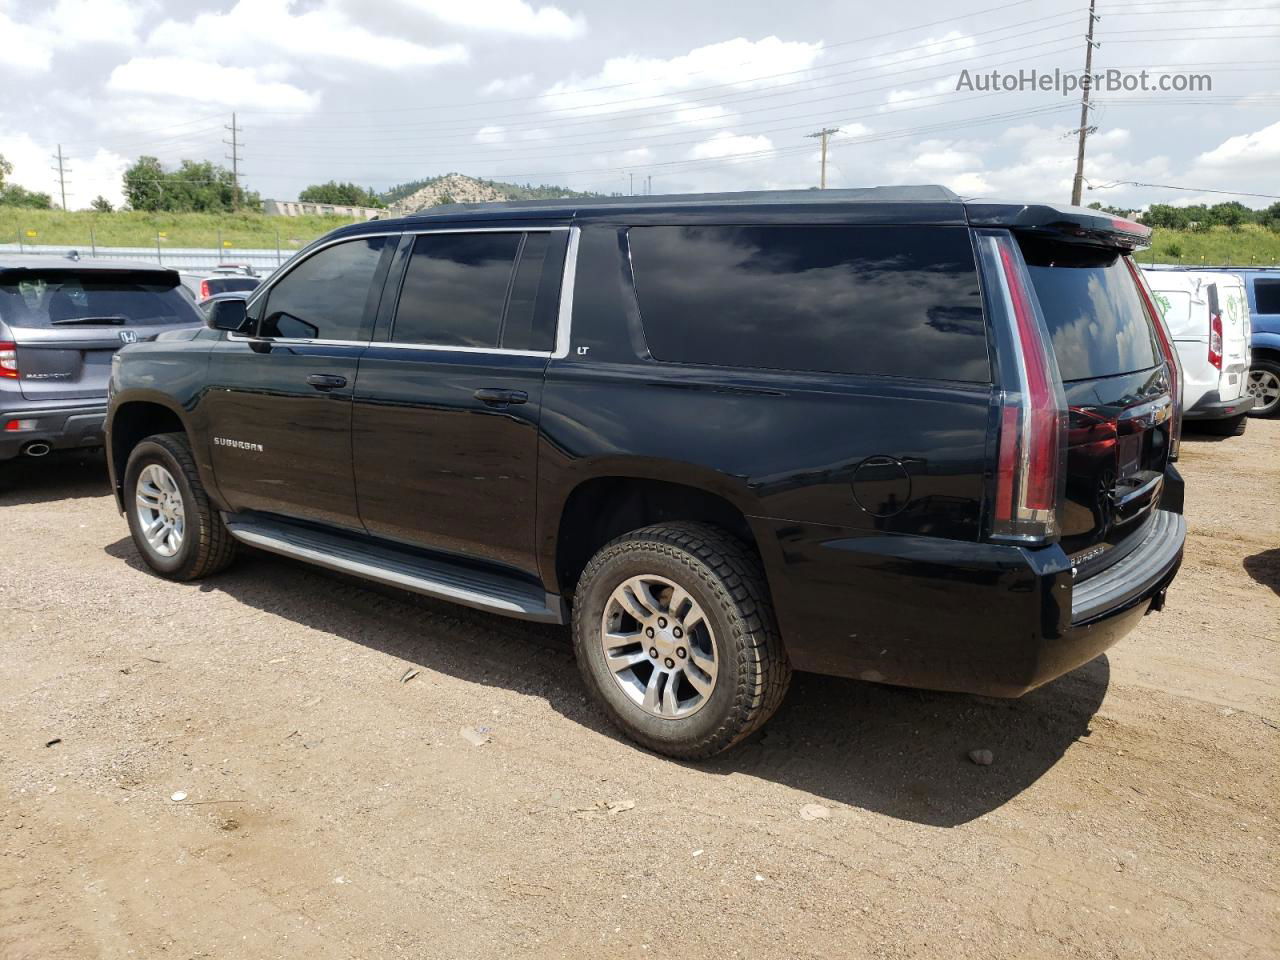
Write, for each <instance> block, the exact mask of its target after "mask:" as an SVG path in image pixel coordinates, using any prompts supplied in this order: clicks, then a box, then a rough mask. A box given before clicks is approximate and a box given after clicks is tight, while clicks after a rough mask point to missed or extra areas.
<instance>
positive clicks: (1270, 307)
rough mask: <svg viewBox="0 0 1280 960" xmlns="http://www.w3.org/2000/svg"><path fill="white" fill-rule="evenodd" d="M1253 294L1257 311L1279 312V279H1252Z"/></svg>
mask: <svg viewBox="0 0 1280 960" xmlns="http://www.w3.org/2000/svg"><path fill="white" fill-rule="evenodd" d="M1253 296H1254V299H1255V300H1256V301H1257V303H1258V312H1259V313H1280V280H1255V281H1253Z"/></svg>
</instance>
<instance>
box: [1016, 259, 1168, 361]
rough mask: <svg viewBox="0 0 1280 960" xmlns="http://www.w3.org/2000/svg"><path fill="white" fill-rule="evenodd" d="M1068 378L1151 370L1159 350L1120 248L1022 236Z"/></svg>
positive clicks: (1037, 292)
mask: <svg viewBox="0 0 1280 960" xmlns="http://www.w3.org/2000/svg"><path fill="white" fill-rule="evenodd" d="M1022 253H1023V256H1025V257H1026V260H1027V267H1028V268H1029V269H1030V271H1031V283H1032V285H1033V286H1034V287H1035V291H1036V297H1037V299H1038V300H1039V301H1040V309H1041V311H1043V313H1044V318H1045V321H1046V323H1047V324H1048V326H1049V333H1050V335H1051V336H1052V337H1053V350H1054V353H1056V354H1057V357H1058V370H1059V371H1060V372H1061V374H1062V379H1063V380H1088V379H1091V378H1093V377H1110V376H1114V375H1116V374H1119V373H1132V372H1133V371H1134V370H1146V369H1147V368H1149V367H1154V366H1155V365H1156V364H1157V363H1159V362H1160V360H1159V357H1160V350H1159V347H1158V346H1157V345H1156V343H1155V341H1154V339H1153V332H1152V330H1151V324H1150V322H1149V321H1148V319H1147V312H1146V310H1145V309H1144V308H1143V305H1142V300H1141V296H1140V294H1139V292H1138V286H1137V284H1135V283H1134V281H1133V276H1132V275H1131V274H1130V273H1129V268H1128V266H1127V265H1126V264H1125V262H1124V257H1123V256H1122V255H1121V253H1120V251H1117V250H1104V249H1098V248H1096V247H1082V246H1072V245H1070V244H1053V243H1043V242H1039V241H1032V240H1023V241H1022Z"/></svg>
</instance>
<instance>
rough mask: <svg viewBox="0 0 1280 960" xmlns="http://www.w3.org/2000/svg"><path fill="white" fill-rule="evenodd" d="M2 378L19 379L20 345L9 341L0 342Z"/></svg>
mask: <svg viewBox="0 0 1280 960" xmlns="http://www.w3.org/2000/svg"><path fill="white" fill-rule="evenodd" d="M0 377H8V378H10V379H12V380H17V379H18V345H17V344H16V343H13V342H12V341H9V340H0Z"/></svg>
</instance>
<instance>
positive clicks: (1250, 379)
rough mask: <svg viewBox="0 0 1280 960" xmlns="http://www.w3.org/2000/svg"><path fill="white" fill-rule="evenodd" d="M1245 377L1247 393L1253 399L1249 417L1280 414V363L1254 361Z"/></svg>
mask: <svg viewBox="0 0 1280 960" xmlns="http://www.w3.org/2000/svg"><path fill="white" fill-rule="evenodd" d="M1245 376H1246V377H1247V379H1246V381H1245V392H1246V393H1248V394H1249V396H1251V397H1253V409H1252V410H1250V411H1249V416H1251V417H1274V416H1275V415H1276V414H1278V413H1280V363H1275V362H1273V361H1271V360H1254V361H1253V366H1252V367H1250V368H1249V372H1248V373H1247V374H1246V375H1245Z"/></svg>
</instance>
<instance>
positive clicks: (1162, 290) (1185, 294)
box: [1144, 270, 1253, 435]
mask: <svg viewBox="0 0 1280 960" xmlns="http://www.w3.org/2000/svg"><path fill="white" fill-rule="evenodd" d="M1144 272H1145V273H1146V277H1147V282H1148V283H1149V284H1150V285H1151V292H1152V293H1153V294H1154V295H1155V298H1156V304H1157V305H1158V306H1159V307H1160V310H1161V312H1162V313H1163V314H1164V319H1165V323H1166V324H1168V326H1169V332H1170V333H1171V334H1172V335H1173V340H1174V344H1175V345H1176V346H1177V349H1178V358H1179V359H1180V360H1181V361H1182V370H1183V391H1182V415H1183V417H1184V418H1185V419H1186V420H1198V421H1203V422H1204V425H1205V428H1206V429H1207V430H1209V431H1211V432H1213V433H1219V434H1224V435H1232V434H1241V433H1244V429H1245V425H1246V423H1247V421H1246V419H1245V414H1247V413H1248V412H1249V408H1250V407H1252V406H1253V398H1252V397H1251V396H1249V394H1248V392H1247V384H1246V376H1245V374H1246V372H1247V371H1248V369H1249V341H1250V323H1249V301H1248V298H1247V297H1246V295H1245V288H1244V281H1243V280H1242V279H1241V278H1240V277H1239V276H1238V275H1237V274H1233V273H1216V272H1214V273H1200V272H1195V271H1189V270H1188V271H1184V270H1147V271H1144Z"/></svg>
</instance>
